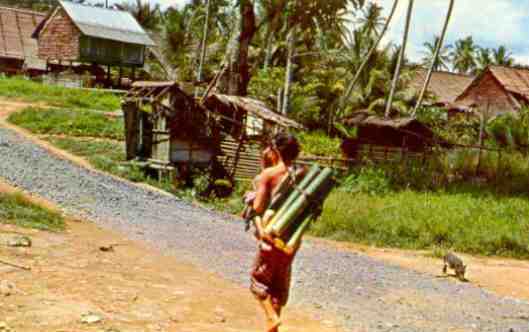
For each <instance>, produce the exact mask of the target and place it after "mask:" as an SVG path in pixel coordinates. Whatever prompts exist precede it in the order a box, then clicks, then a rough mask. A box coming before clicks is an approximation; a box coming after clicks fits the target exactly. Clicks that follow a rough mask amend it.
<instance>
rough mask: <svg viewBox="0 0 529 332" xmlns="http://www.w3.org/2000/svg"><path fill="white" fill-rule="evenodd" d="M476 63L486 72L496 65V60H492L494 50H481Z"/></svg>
mask: <svg viewBox="0 0 529 332" xmlns="http://www.w3.org/2000/svg"><path fill="white" fill-rule="evenodd" d="M476 61H477V63H478V68H479V69H480V70H484V69H485V68H487V67H488V66H490V65H492V64H493V63H494V60H493V59H492V50H491V49H490V48H480V49H479V50H478V56H477V58H476Z"/></svg>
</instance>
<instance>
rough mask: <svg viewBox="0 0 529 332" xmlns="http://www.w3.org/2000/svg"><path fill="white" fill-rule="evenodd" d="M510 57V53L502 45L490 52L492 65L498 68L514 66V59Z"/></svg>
mask: <svg viewBox="0 0 529 332" xmlns="http://www.w3.org/2000/svg"><path fill="white" fill-rule="evenodd" d="M511 55H512V53H511V52H509V51H508V50H507V48H506V47H505V46H503V45H502V46H500V47H498V48H497V49H493V50H492V58H493V60H494V64H495V65H498V66H507V67H512V66H513V65H514V59H513V58H512V57H511Z"/></svg>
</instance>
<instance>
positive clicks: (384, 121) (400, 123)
mask: <svg viewBox="0 0 529 332" xmlns="http://www.w3.org/2000/svg"><path fill="white" fill-rule="evenodd" d="M342 122H343V123H344V124H345V125H347V126H374V127H391V128H394V129H399V128H404V127H407V126H409V125H410V124H411V123H413V122H417V123H419V121H418V120H417V119H414V118H411V117H404V118H384V117H380V116H377V115H374V114H371V113H369V112H367V111H358V112H355V113H353V114H352V115H351V116H349V117H347V118H346V119H344V120H343V121H342Z"/></svg>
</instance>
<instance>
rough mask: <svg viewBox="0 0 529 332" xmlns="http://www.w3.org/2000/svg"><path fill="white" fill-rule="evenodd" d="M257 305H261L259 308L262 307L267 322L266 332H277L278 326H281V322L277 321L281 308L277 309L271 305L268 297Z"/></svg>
mask: <svg viewBox="0 0 529 332" xmlns="http://www.w3.org/2000/svg"><path fill="white" fill-rule="evenodd" d="M259 303H260V304H261V307H263V310H264V312H265V314H266V319H267V321H268V327H267V332H277V331H278V327H279V325H281V320H280V319H279V314H280V313H281V307H279V309H278V308H277V306H275V305H274V304H273V303H272V299H271V298H270V296H268V297H267V298H266V299H264V300H260V301H259Z"/></svg>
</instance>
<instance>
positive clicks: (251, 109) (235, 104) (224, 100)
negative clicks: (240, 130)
mask: <svg viewBox="0 0 529 332" xmlns="http://www.w3.org/2000/svg"><path fill="white" fill-rule="evenodd" d="M216 104H217V105H218V104H221V105H222V106H223V107H226V108H230V109H232V110H234V111H237V112H241V111H242V112H247V113H249V114H251V115H253V116H255V117H258V118H261V119H263V120H265V121H269V122H272V123H275V124H277V125H279V126H282V127H286V128H295V129H302V128H303V126H302V125H301V124H299V123H297V122H296V121H294V120H292V119H289V118H287V117H286V116H283V115H280V114H277V113H275V112H273V111H271V110H270V109H268V108H267V106H266V105H265V103H263V102H261V101H259V100H255V99H251V98H247V97H239V96H228V95H223V94H212V95H210V96H209V97H208V98H207V99H206V101H205V105H206V107H214V106H215V105H216Z"/></svg>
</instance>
